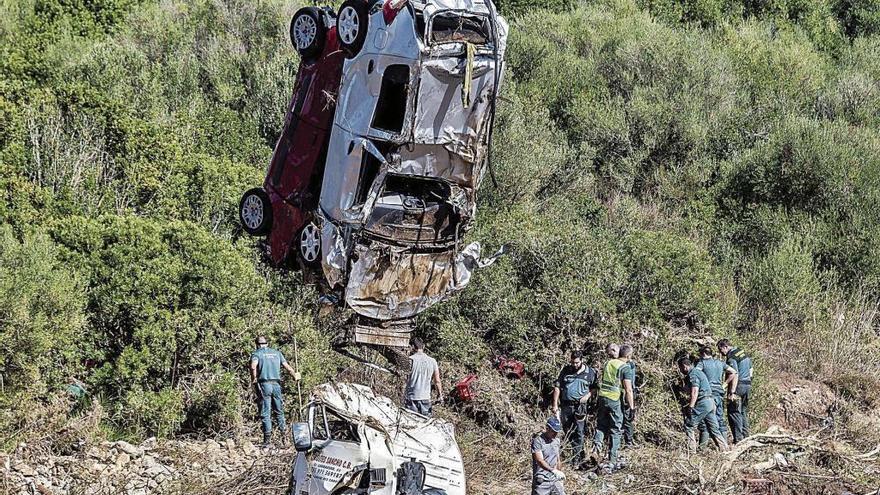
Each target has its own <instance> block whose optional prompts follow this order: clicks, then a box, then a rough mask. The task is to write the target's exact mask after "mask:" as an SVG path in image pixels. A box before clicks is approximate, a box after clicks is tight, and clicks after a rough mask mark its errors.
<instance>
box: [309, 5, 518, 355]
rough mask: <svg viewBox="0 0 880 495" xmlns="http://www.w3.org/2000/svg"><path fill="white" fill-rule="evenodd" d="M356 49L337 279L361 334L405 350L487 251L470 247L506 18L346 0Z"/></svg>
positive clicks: (333, 206) (330, 221) (339, 207)
mask: <svg viewBox="0 0 880 495" xmlns="http://www.w3.org/2000/svg"><path fill="white" fill-rule="evenodd" d="M336 25H337V32H338V33H339V43H340V46H341V48H342V50H343V51H344V52H345V54H346V57H347V60H346V61H345V64H344V68H343V71H342V82H341V84H340V89H339V97H338V102H337V109H336V116H335V125H334V127H333V131H332V134H331V137H330V145H329V148H328V154H327V165H326V169H325V173H324V180H323V184H322V186H321V196H320V206H319V210H318V216H319V218H320V221H321V224H322V225H321V251H322V253H321V259H322V268H323V272H324V275H325V278H326V280H327V282H328V283H329V285H330V287H331V288H332V289H333V290H334V291H335V292H336V294H337V295H338V298H339V299H341V300H344V303H345V304H346V305H347V306H349V307H350V308H352V309H353V310H354V311H355V313H357V315H358V322H357V324H356V325H355V332H354V333H355V334H354V341H355V342H359V343H368V344H379V345H390V346H398V347H405V346H406V345H407V343H408V332H407V330H406V329H407V325H408V322H409V321H411V319H412V318H413V317H414V316H415V315H416V314H418V313H420V312H421V311H424V310H425V309H427V308H428V307H430V306H431V305H433V304H436V303H437V302H440V301H442V300H444V299H446V298H448V297H449V296H450V295H451V294H453V293H455V292H456V291H459V290H461V289H462V288H464V286H465V285H467V283H468V282H469V280H470V276H471V273H472V272H473V270H474V269H475V268H477V267H481V266H485V265H487V264H488V263H491V261H492V260H494V258H491V259H490V260H481V259H480V255H481V246H480V244H479V243H476V242H474V243H471V244H468V245H467V246H462V245H461V238H462V236H463V235H464V234H465V233H466V232H467V231H468V230H469V229H470V228H471V226H472V222H473V219H474V215H475V213H476V192H477V189H478V187H479V185H480V183H481V181H482V179H483V176H484V173H485V171H486V169H487V157H488V150H489V148H490V143H491V129H492V123H493V121H494V112H495V101H496V98H497V92H498V89H499V85H500V83H501V73H502V70H503V67H502V64H503V57H504V50H505V44H506V39H507V23H506V22H505V20H504V19H503V18H502V17H501V16H500V15H498V13H497V12H496V9H495V6H494V5H493V4H492V2H491V1H490V0H476V1H464V0H428V1H420V0H385V1H384V2H383V1H379V0H372V1H365V0H346V1H345V2H344V3H343V4H342V6H341V7H340V9H339V16H338V17H337V19H336Z"/></svg>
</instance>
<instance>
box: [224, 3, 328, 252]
mask: <svg viewBox="0 0 880 495" xmlns="http://www.w3.org/2000/svg"><path fill="white" fill-rule="evenodd" d="M335 19H336V16H335V14H334V13H333V11H332V10H330V9H329V8H324V9H319V8H316V7H305V8H302V9H299V10H298V11H297V12H296V13H295V14H294V16H293V18H292V19H291V21H290V40H291V43H292V44H293V46H294V48H296V50H297V51H298V52H299V54H300V56H301V61H300V64H299V70H298V71H297V75H296V82H295V84H294V88H293V96H292V98H291V100H290V104H289V105H288V108H287V115H286V117H285V121H284V128H283V130H282V132H281V136H280V137H279V138H278V142H277V144H276V145H275V150H274V152H273V154H272V159H271V161H270V163H269V170H268V173H267V174H266V179H265V181H264V182H263V187H257V188H253V189H250V190H248V191H247V192H245V193H244V195H243V196H242V198H241V202H240V203H239V220H240V221H241V225H242V227H243V228H244V230H245V231H246V232H247V233H248V234H250V235H254V236H262V235H266V236H267V239H266V243H265V246H266V251H267V253H268V255H269V258H270V259H271V261H272V262H273V263H274V264H276V265H280V264H282V263H284V262H285V261H288V260H289V255H290V254H291V253H292V252H293V253H295V254H296V255H297V258H299V260H300V262H301V263H304V264H306V265H309V264H313V265H316V266H317V264H318V263H319V255H320V232H319V229H318V226H317V224H316V223H315V222H314V217H315V215H314V212H315V210H316V209H317V207H318V198H319V196H320V189H321V182H322V180H323V174H324V163H325V159H326V156H327V146H328V144H329V141H330V129H331V127H332V125H333V116H334V114H335V111H336V106H335V103H336V100H335V98H336V93H337V91H338V90H339V82H340V79H341V77H342V65H343V60H344V55H343V53H342V52H341V51H340V44H339V39H338V36H337V31H336V26H335V22H336V20H335Z"/></svg>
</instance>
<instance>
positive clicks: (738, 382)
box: [718, 339, 753, 443]
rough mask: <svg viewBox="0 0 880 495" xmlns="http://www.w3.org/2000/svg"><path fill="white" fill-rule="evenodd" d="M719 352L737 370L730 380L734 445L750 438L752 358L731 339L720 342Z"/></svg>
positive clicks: (729, 390)
mask: <svg viewBox="0 0 880 495" xmlns="http://www.w3.org/2000/svg"><path fill="white" fill-rule="evenodd" d="M718 351H719V352H720V353H721V355H722V356H724V357H725V358H726V359H727V365H728V366H730V367H731V368H733V369H734V370H736V373H734V374H733V375H732V376H730V377H729V378H728V384H729V385H728V388H727V393H728V395H727V399H728V402H727V419H728V420H730V429H731V430H733V443H739V442H741V441H742V440H743V439H744V438H746V437H747V436H749V417H748V416H749V395H750V394H751V391H752V371H753V370H752V358H751V357H749V356H748V355H747V354H746V352H745V351H744V350H742V349H740V348H738V347H733V344H731V343H730V340H729V339H721V340H719V341H718Z"/></svg>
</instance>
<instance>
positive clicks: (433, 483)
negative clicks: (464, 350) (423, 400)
mask: <svg viewBox="0 0 880 495" xmlns="http://www.w3.org/2000/svg"><path fill="white" fill-rule="evenodd" d="M293 440H294V445H295V446H296V450H297V456H296V460H295V461H294V466H293V470H292V473H291V477H290V484H289V488H288V493H289V494H290V495H306V494H310V495H324V494H327V495H337V494H371V495H372V494H380V495H398V494H406V495H415V494H424V495H441V494H448V495H463V494H464V493H465V477H464V465H463V463H462V460H461V453H460V452H459V450H458V444H457V443H456V442H455V434H454V429H453V426H452V424H450V423H447V422H445V421H443V420H440V419H437V418H427V417H425V416H422V415H419V414H417V413H414V412H411V411H408V410H405V409H403V408H399V407H397V406H396V405H395V404H394V403H393V402H392V401H391V400H390V399H388V398H387V397H377V396H376V395H374V394H373V391H372V390H371V389H370V388H368V387H365V386H363V385H356V384H348V383H326V384H323V385H319V386H318V387H316V388H315V390H314V391H313V393H312V398H311V402H310V403H309V405H308V422H303V423H296V424H294V426H293Z"/></svg>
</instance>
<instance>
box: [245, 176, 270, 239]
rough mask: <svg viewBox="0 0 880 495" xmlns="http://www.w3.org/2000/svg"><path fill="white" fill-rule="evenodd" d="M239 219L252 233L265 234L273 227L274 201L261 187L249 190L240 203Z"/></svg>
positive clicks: (249, 232) (248, 231)
mask: <svg viewBox="0 0 880 495" xmlns="http://www.w3.org/2000/svg"><path fill="white" fill-rule="evenodd" d="M238 220H239V221H240V222H241V227H242V228H243V229H244V231H245V232H247V233H248V234H250V235H264V234H265V233H266V232H269V229H270V228H271V227H272V202H271V201H270V200H269V195H268V194H266V191H264V190H263V188H261V187H255V188H253V189H250V190H248V191H247V192H246V193H244V194H243V195H242V196H241V201H239V203H238Z"/></svg>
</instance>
